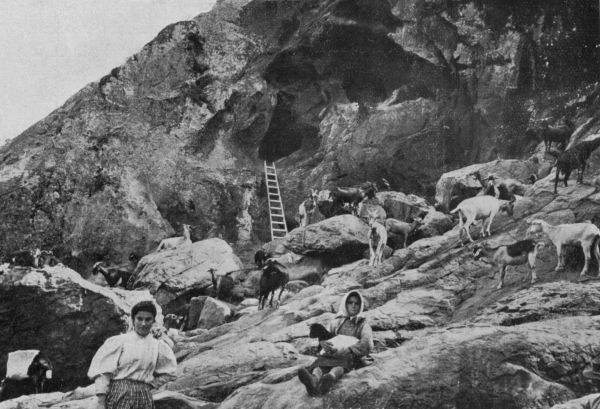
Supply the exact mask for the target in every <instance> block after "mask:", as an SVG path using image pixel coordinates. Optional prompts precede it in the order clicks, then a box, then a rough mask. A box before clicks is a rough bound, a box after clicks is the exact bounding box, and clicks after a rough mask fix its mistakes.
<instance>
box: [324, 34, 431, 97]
mask: <svg viewBox="0 0 600 409" xmlns="http://www.w3.org/2000/svg"><path fill="white" fill-rule="evenodd" d="M315 46H316V48H317V49H316V51H317V52H318V54H319V66H321V67H322V70H321V72H320V74H321V75H322V76H323V77H328V78H339V79H340V82H341V84H342V87H343V89H344V91H345V93H346V96H347V97H348V99H349V100H350V101H353V102H367V103H377V102H381V101H383V100H385V99H386V98H388V97H389V96H390V95H391V93H392V92H393V91H394V90H395V89H398V88H400V87H401V86H403V85H405V84H408V83H411V82H412V81H413V80H414V79H415V78H422V77H423V76H426V77H428V78H439V74H438V72H437V70H439V69H438V68H436V67H434V66H433V65H432V64H430V63H428V62H427V61H425V60H422V59H420V58H419V57H416V56H414V55H412V54H409V53H407V52H406V51H404V50H403V49H402V47H400V46H399V45H398V44H396V43H395V42H394V41H392V40H391V39H389V38H387V37H386V36H384V35H379V34H376V33H374V32H373V31H372V30H370V29H369V28H367V27H359V26H337V25H336V26H334V25H330V26H328V27H326V28H325V30H324V33H323V34H322V36H321V38H320V39H319V41H318V44H316V45H315ZM428 71H429V72H428ZM433 82H434V83H432V84H430V87H437V86H438V85H439V84H435V82H439V81H435V80H434V81H433ZM424 92H425V93H426V94H431V90H428V89H425V90H424ZM423 96H425V95H423Z"/></svg>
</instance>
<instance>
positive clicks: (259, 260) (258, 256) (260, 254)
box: [254, 249, 271, 268]
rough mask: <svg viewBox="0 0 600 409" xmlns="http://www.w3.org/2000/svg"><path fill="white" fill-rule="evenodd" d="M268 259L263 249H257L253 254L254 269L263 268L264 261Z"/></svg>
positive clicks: (267, 254) (268, 255) (268, 256)
mask: <svg viewBox="0 0 600 409" xmlns="http://www.w3.org/2000/svg"><path fill="white" fill-rule="evenodd" d="M268 258H271V255H270V254H269V253H267V252H266V251H264V250H263V249H259V250H257V251H256V253H254V264H256V267H258V268H263V266H264V265H265V261H266V260H267V259H268Z"/></svg>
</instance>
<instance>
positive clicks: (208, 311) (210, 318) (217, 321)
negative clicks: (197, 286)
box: [195, 297, 231, 329]
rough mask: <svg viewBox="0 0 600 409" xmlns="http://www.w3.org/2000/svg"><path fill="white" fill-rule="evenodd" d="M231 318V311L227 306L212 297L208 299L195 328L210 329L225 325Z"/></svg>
mask: <svg viewBox="0 0 600 409" xmlns="http://www.w3.org/2000/svg"><path fill="white" fill-rule="evenodd" d="M230 317H231V309H230V308H229V306H228V305H227V304H225V303H224V302H221V301H219V300H215V299H214V298H212V297H207V298H206V300H205V301H204V306H203V307H202V312H201V313H200V318H199V319H198V323H197V324H196V325H195V327H197V328H204V329H210V328H213V327H217V326H219V325H221V324H224V323H225V322H226V321H227V320H228V319H229V318H230Z"/></svg>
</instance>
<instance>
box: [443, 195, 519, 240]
mask: <svg viewBox="0 0 600 409" xmlns="http://www.w3.org/2000/svg"><path fill="white" fill-rule="evenodd" d="M514 202H515V199H512V200H510V201H507V200H500V199H496V198H495V197H492V196H475V197H470V198H468V199H465V200H463V201H462V202H460V203H459V205H458V206H456V209H454V210H452V211H451V212H450V213H456V212H458V220H459V223H460V229H459V235H460V234H461V233H462V230H463V228H464V230H465V232H466V233H467V237H468V238H469V240H470V241H471V243H472V242H473V239H472V238H471V234H470V233H469V228H470V227H471V224H473V222H474V221H476V220H482V222H481V235H482V236H485V219H489V222H488V225H487V234H488V236H491V235H492V233H491V232H490V226H491V225H492V221H493V220H494V216H496V214H497V213H498V212H499V211H504V212H506V213H507V214H508V215H509V216H512V214H513V207H514ZM463 217H464V218H465V220H466V221H465V224H464V226H463Z"/></svg>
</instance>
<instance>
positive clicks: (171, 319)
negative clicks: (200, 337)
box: [163, 314, 185, 330]
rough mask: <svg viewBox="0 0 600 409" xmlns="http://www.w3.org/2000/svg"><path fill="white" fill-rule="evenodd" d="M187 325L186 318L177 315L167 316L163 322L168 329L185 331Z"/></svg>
mask: <svg viewBox="0 0 600 409" xmlns="http://www.w3.org/2000/svg"><path fill="white" fill-rule="evenodd" d="M184 324H185V317H183V316H181V315H177V314H167V315H165V318H164V320H163V326H164V327H165V328H166V329H169V328H176V329H178V330H183V327H184Z"/></svg>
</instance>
